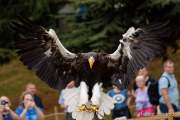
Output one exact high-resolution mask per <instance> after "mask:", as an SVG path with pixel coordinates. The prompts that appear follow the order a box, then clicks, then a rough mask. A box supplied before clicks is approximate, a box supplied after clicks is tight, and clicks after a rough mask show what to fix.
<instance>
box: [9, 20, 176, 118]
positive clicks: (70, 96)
mask: <svg viewBox="0 0 180 120" xmlns="http://www.w3.org/2000/svg"><path fill="white" fill-rule="evenodd" d="M11 27H12V28H13V30H15V31H16V33H17V35H18V39H17V40H16V42H15V44H16V47H17V49H18V52H17V53H18V54H19V55H20V60H21V61H22V62H23V63H24V65H26V66H27V67H28V68H29V69H31V70H34V71H35V73H36V74H37V76H38V77H39V78H40V79H41V80H43V81H44V82H46V83H47V84H48V85H49V86H50V87H52V88H55V89H58V90H61V89H63V88H65V86H66V84H67V83H68V82H69V80H74V81H76V83H77V84H78V85H79V87H78V89H76V88H74V89H69V90H66V94H65V102H66V103H67V104H68V105H69V108H68V111H70V112H73V117H74V118H75V119H77V120H82V119H83V120H84V119H87V120H91V119H93V117H94V114H95V113H97V116H98V118H100V119H101V118H103V116H104V113H105V114H109V113H110V110H111V109H113V105H114V101H113V100H112V99H111V98H110V97H108V96H107V95H106V94H105V93H103V90H102V88H104V87H108V86H110V85H111V77H112V76H116V79H119V80H120V81H121V83H122V85H124V86H125V83H126V84H127V81H128V80H130V79H132V76H134V74H135V72H136V71H137V70H139V69H141V68H143V67H145V66H146V65H147V64H148V63H149V62H150V61H151V60H152V59H153V58H155V57H157V56H162V55H163V54H164V53H165V51H166V47H167V46H168V45H167V44H165V43H166V41H167V40H168V39H170V37H171V36H172V34H173V32H175V30H172V27H170V25H169V22H164V23H158V24H152V25H147V26H145V27H142V28H137V29H135V28H134V27H130V28H129V29H128V30H127V32H126V33H125V34H123V35H122V39H120V40H119V45H118V48H117V49H116V50H115V51H114V52H113V53H112V54H108V53H101V52H99V53H98V52H87V53H72V52H70V51H68V50H67V49H66V48H65V47H64V46H63V45H62V43H61V41H60V40H59V38H58V36H57V35H56V32H55V31H54V30H53V29H49V30H46V29H45V28H44V27H42V26H39V25H36V24H35V23H33V22H32V21H31V20H29V19H27V18H24V17H20V18H19V19H18V20H17V21H13V22H12V25H11Z"/></svg>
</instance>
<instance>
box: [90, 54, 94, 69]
mask: <svg viewBox="0 0 180 120" xmlns="http://www.w3.org/2000/svg"><path fill="white" fill-rule="evenodd" d="M88 62H89V67H90V68H91V69H92V67H93V64H94V62H95V59H94V57H93V56H91V57H89V59H88Z"/></svg>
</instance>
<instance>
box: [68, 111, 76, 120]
mask: <svg viewBox="0 0 180 120" xmlns="http://www.w3.org/2000/svg"><path fill="white" fill-rule="evenodd" d="M66 120H74V119H73V118H72V113H70V112H67V113H66Z"/></svg>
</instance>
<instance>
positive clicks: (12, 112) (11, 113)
mask: <svg viewBox="0 0 180 120" xmlns="http://www.w3.org/2000/svg"><path fill="white" fill-rule="evenodd" d="M8 110H9V114H10V116H11V117H12V118H13V120H19V117H18V115H17V114H16V113H15V112H14V111H13V110H11V108H8Z"/></svg>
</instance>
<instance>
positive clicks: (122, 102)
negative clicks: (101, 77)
mask: <svg viewBox="0 0 180 120" xmlns="http://www.w3.org/2000/svg"><path fill="white" fill-rule="evenodd" d="M112 87H113V89H111V90H109V91H108V95H109V96H110V97H112V98H113V99H114V100H115V105H114V109H113V110H112V118H113V119H116V118H119V117H123V116H125V117H126V118H130V117H131V115H130V111H129V108H128V104H127V101H128V90H127V89H124V88H123V87H122V82H121V79H114V80H112Z"/></svg>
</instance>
